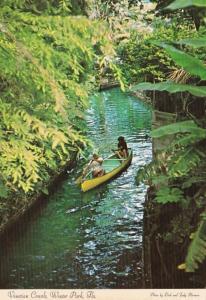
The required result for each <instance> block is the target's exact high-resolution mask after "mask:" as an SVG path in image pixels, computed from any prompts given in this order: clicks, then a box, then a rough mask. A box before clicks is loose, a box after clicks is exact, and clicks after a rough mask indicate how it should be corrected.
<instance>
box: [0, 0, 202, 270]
mask: <svg viewBox="0 0 206 300" xmlns="http://www.w3.org/2000/svg"><path fill="white" fill-rule="evenodd" d="M151 2H155V3H157V7H156V10H155V15H153V14H149V13H148V12H146V13H145V12H144V6H143V5H142V4H141V1H103V0H94V1H83V0H78V1H74V0H53V1H48V0H38V1H33V0H32V1H29V0H18V1H14V0H10V1H6V0H5V1H1V3H0V57H1V60H0V108H1V109H0V114H1V118H0V137H1V142H0V154H1V156H0V171H1V172H0V173H1V175H0V217H1V219H2V221H1V224H0V226H3V225H4V224H5V223H6V222H7V221H8V219H9V218H10V216H11V215H13V214H14V213H15V212H16V211H19V210H21V209H24V208H25V207H26V206H27V205H28V204H29V202H28V199H30V198H31V197H32V196H33V195H34V193H35V194H36V193H39V192H40V191H43V192H45V193H46V192H47V191H46V186H47V184H48V182H49V179H50V178H51V176H53V175H54V174H56V173H57V172H58V170H59V169H60V168H61V167H62V166H63V165H65V164H66V162H67V161H69V160H70V159H72V157H73V155H74V154H78V155H79V154H81V153H82V147H84V146H86V145H87V144H88V141H87V139H86V138H85V136H84V120H83V119H84V111H85V109H86V108H87V105H88V102H87V99H88V93H89V92H90V91H91V90H92V88H93V87H94V86H95V84H96V82H98V80H99V78H100V77H101V76H110V77H111V73H112V72H113V74H114V77H115V79H117V80H119V82H120V84H121V87H122V88H124V84H125V83H126V84H127V86H130V85H134V84H137V83H138V85H136V86H135V87H133V91H136V90H141V91H142V90H145V91H148V90H150V91H158V92H164V93H167V94H166V95H169V94H172V95H173V94H175V96H174V97H173V99H174V101H176V103H177V104H178V105H177V106H178V107H181V109H180V111H179V112H178V111H175V113H176V119H177V123H173V124H169V125H167V126H165V127H161V128H159V129H156V130H154V131H153V133H152V136H153V138H154V139H159V141H161V139H164V138H167V137H168V136H170V137H172V142H171V143H170V145H169V146H168V147H167V148H166V149H163V150H162V151H161V152H160V153H157V155H156V157H155V159H154V160H153V162H152V163H151V164H150V165H148V166H147V167H146V168H144V170H140V171H139V174H138V181H140V180H145V181H146V182H147V183H149V185H150V186H152V187H153V189H154V191H155V197H154V198H155V200H156V203H157V205H158V209H159V206H160V207H161V205H163V207H165V206H166V205H171V204H173V205H174V208H175V216H172V217H171V219H170V220H169V222H168V224H167V226H166V228H164V230H162V231H161V235H162V236H161V237H162V239H164V240H165V241H167V242H171V243H173V244H177V245H179V244H181V243H182V242H183V240H185V239H187V241H189V239H190V237H191V238H192V242H191V244H190V246H189V249H188V244H189V242H187V245H186V247H185V255H186V258H185V264H182V265H180V268H181V269H184V270H186V271H195V270H196V269H197V268H198V266H199V263H200V262H203V261H204V259H205V256H206V252H205V249H206V232H205V228H206V223H205V222H206V221H205V220H206V217H205V215H206V212H205V203H204V200H205V196H206V186H205V180H206V173H205V167H206V163H205V158H206V151H205V141H206V122H205V107H206V101H205V96H206V85H205V81H206V75H205V74H206V67H205V60H206V54H205V47H206V42H205V38H206V30H205V12H206V4H205V1H204V0H193V1H188V0H184V1H181V3H180V1H172V0H168V1H162V0H159V1H158V0H154V1H151ZM80 15H81V16H80ZM88 15H89V17H90V19H89V18H87V16H88ZM92 19H93V20H92ZM104 21H106V22H104ZM105 24H107V25H105ZM140 24H141V25H140ZM113 44H114V45H115V46H116V49H117V54H118V59H116V64H114V59H113V58H114V56H115V51H114V48H113ZM122 75H123V77H124V80H122ZM112 76H113V75H112ZM195 106H198V107H200V109H199V111H198V112H197V109H194V107H195ZM158 212H161V208H160V209H159V210H158ZM186 248H187V249H188V250H186Z"/></svg>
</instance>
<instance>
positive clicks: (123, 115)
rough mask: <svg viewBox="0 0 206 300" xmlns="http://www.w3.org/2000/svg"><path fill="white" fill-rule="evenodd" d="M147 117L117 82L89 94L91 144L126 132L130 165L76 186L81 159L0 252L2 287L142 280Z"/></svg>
mask: <svg viewBox="0 0 206 300" xmlns="http://www.w3.org/2000/svg"><path fill="white" fill-rule="evenodd" d="M150 124H151V114H150V111H149V110H148V108H147V107H145V105H143V104H142V103H141V102H139V101H137V100H136V99H134V98H132V97H130V96H128V95H126V94H123V93H122V92H121V91H120V90H119V89H114V90H110V91H106V92H103V93H98V94H97V95H96V96H95V97H92V99H91V108H90V109H89V110H88V115H87V126H88V136H89V137H90V138H91V139H92V141H93V143H94V145H95V149H96V150H98V151H99V153H100V154H102V155H103V156H104V157H106V156H107V155H108V154H111V149H113V148H115V147H116V144H117V138H118V136H120V135H124V136H125V138H126V140H127V142H128V145H129V146H130V147H131V148H132V149H133V153H134V157H133V161H132V164H131V166H130V167H129V168H128V170H127V171H126V172H124V173H122V175H121V176H119V177H118V178H116V179H115V180H113V181H111V182H110V183H108V184H106V185H103V186H102V187H99V188H97V189H96V190H93V191H90V192H88V193H82V192H81V191H80V190H79V187H77V186H76V184H75V180H76V178H77V177H78V176H79V175H80V174H81V170H82V165H83V163H84V162H83V161H80V162H79V168H78V169H77V170H74V171H72V172H69V173H68V180H67V181H66V182H65V184H63V185H62V187H60V188H59V190H58V191H57V192H56V193H55V194H54V195H53V196H52V197H51V199H50V201H49V202H48V205H47V206H46V207H45V209H44V211H43V212H42V213H41V215H40V216H39V218H36V219H34V220H33V221H32V222H30V224H29V226H28V227H27V231H26V232H25V231H24V233H23V234H22V236H21V239H19V240H18V241H17V242H15V244H14V247H13V249H12V250H11V249H10V251H8V252H7V253H3V255H2V256H1V257H3V258H4V259H2V260H1V270H2V271H1V273H0V276H1V278H0V282H3V287H4V288H141V287H142V281H141V270H142V263H141V252H142V223H143V222H142V219H143V203H144V199H145V192H146V187H145V186H144V185H143V184H141V185H139V186H138V187H137V186H136V183H135V176H136V172H137V170H138V169H139V168H141V167H142V166H144V165H145V164H146V163H148V162H149V161H150V160H151V156H152V146H151V138H150ZM24 226H25V225H24ZM22 232H23V230H22ZM1 287H2V286H1Z"/></svg>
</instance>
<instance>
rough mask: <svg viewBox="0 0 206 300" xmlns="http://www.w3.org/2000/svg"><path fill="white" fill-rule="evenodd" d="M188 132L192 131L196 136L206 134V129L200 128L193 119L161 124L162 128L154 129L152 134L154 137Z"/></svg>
mask: <svg viewBox="0 0 206 300" xmlns="http://www.w3.org/2000/svg"><path fill="white" fill-rule="evenodd" d="M187 132H188V133H191V132H192V133H194V134H195V135H196V136H199V135H200V136H201V137H203V136H206V129H202V128H199V127H198V126H197V125H196V124H195V123H194V121H192V120H189V121H183V122H177V123H173V124H169V125H165V126H161V127H160V128H157V129H155V130H153V131H152V134H151V136H152V137H153V138H160V137H163V136H165V135H170V134H177V133H187Z"/></svg>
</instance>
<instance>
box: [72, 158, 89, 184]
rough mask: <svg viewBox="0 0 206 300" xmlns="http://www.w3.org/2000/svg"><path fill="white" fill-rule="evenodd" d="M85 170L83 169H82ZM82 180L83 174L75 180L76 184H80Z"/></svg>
mask: <svg viewBox="0 0 206 300" xmlns="http://www.w3.org/2000/svg"><path fill="white" fill-rule="evenodd" d="M92 161H93V160H92V159H91V160H90V162H89V163H88V164H87V166H86V168H88V167H89V166H90V164H91V163H92ZM84 169H85V168H84ZM83 178H84V176H83V173H82V174H81V175H80V176H79V177H78V178H77V179H76V180H75V183H76V184H81V182H82V179H83Z"/></svg>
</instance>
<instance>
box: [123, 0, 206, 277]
mask: <svg viewBox="0 0 206 300" xmlns="http://www.w3.org/2000/svg"><path fill="white" fill-rule="evenodd" d="M170 2H172V1H170ZM203 2H204V1H192V7H194V8H195V7H200V8H201V7H205V3H203ZM187 7H191V1H184V3H180V1H175V2H172V3H171V4H170V6H169V7H168V9H170V10H175V9H181V8H187ZM199 13H201V16H202V15H203V14H204V13H205V10H204V9H203V10H199ZM163 22H164V21H163ZM173 22H177V21H176V20H172V21H171V22H169V23H168V27H167V26H165V27H164V29H163V31H162V30H160V31H159V30H158V29H156V28H155V30H154V31H153V33H152V34H151V37H149V40H148V37H147V36H146V38H145V39H144V41H143V43H142V42H137V41H136V45H138V46H137V47H138V50H137V51H136V47H134V46H133V47H131V48H132V50H130V51H129V52H127V51H128V49H126V51H125V52H126V55H127V57H129V59H128V62H129V63H128V65H132V63H133V62H134V61H135V59H134V57H135V58H136V57H137V67H136V68H135V67H134V68H133V72H136V73H134V74H135V75H136V74H140V75H142V77H144V78H145V79H146V80H149V81H150V82H158V83H148V82H147V83H140V84H139V85H137V86H136V87H135V88H133V90H136V89H137V90H139V89H140V90H146V91H148V90H155V91H168V92H169V93H178V94H176V97H174V100H176V101H179V102H181V103H182V109H183V110H182V111H181V114H178V112H176V113H177V120H178V121H179V122H177V123H173V124H170V125H167V126H164V127H161V128H159V129H156V130H154V131H153V133H152V136H153V138H155V139H159V141H160V140H161V139H164V138H168V137H169V136H172V137H173V139H172V142H171V139H170V140H169V141H170V143H169V145H168V147H167V148H166V149H163V150H162V151H161V152H160V153H158V154H157V155H156V158H155V160H154V161H153V162H152V163H151V164H150V165H148V166H147V167H146V168H145V169H144V170H140V171H139V174H138V180H142V179H144V180H146V182H148V183H149V184H150V185H151V186H152V187H153V188H154V190H155V200H156V201H157V203H159V204H160V205H171V203H173V204H174V212H175V215H173V216H172V217H171V216H170V218H169V221H168V224H165V228H161V229H159V230H160V234H161V237H162V238H163V239H164V240H165V241H167V242H171V243H173V244H177V245H178V244H179V245H181V244H182V243H183V241H189V238H191V239H192V242H191V244H190V246H189V249H188V251H187V255H186V258H185V263H184V264H181V265H180V266H179V268H180V269H184V270H186V271H187V272H193V271H195V270H196V269H197V268H198V267H199V263H202V262H203V261H204V260H205V256H206V251H205V249H206V232H205V228H206V227H205V192H206V186H205V179H206V178H205V167H206V166H205V157H206V152H205V140H206V129H205V103H206V102H205V96H206V93H205V91H206V86H205V79H206V76H205V74H206V67H205V63H204V61H205V46H206V44H205V26H202V27H200V26H199V27H198V29H199V31H198V32H197V30H196V29H197V26H196V24H194V25H195V26H193V28H191V25H190V24H189V23H188V20H187V21H186V23H185V21H184V19H183V22H180V21H178V23H176V26H178V29H179V30H177V31H176V32H175V29H174V28H173ZM163 25H164V24H163ZM176 26H175V27H176ZM162 32H164V34H162ZM177 32H178V34H177ZM145 41H146V45H147V47H148V48H145ZM148 42H150V44H148ZM142 49H147V55H146V56H145V58H143V55H141V54H139V53H140V51H141V50H142ZM131 52H132V53H135V54H134V57H133V56H132V55H131V57H132V59H133V60H131V59H130V53H131ZM140 57H141V59H142V58H143V59H142V60H141V59H140ZM127 70H129V68H127ZM130 72H131V70H129V71H128V73H129V75H127V76H128V77H129V76H130V74H131V73H130ZM138 80H139V79H138ZM136 81H137V80H136ZM200 102H201V110H200V111H199V112H198V114H197V113H196V112H195V111H194V110H193V109H191V108H190V105H191V106H192V105H193V104H194V103H196V105H198V103H200ZM158 211H159V214H161V207H160V208H159V206H158V209H157V214H158ZM186 246H188V242H187V243H186Z"/></svg>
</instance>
